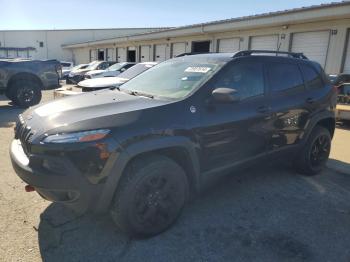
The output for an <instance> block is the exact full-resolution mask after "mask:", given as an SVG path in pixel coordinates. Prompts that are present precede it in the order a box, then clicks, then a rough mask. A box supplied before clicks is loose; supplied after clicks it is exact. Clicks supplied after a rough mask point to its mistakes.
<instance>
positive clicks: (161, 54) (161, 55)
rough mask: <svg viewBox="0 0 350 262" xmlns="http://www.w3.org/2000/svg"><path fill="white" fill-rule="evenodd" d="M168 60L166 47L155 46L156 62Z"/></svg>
mask: <svg viewBox="0 0 350 262" xmlns="http://www.w3.org/2000/svg"><path fill="white" fill-rule="evenodd" d="M165 59H166V45H155V57H154V60H155V61H165Z"/></svg>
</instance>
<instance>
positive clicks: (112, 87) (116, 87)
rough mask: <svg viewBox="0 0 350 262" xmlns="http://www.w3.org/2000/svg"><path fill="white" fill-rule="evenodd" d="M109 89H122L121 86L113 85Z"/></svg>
mask: <svg viewBox="0 0 350 262" xmlns="http://www.w3.org/2000/svg"><path fill="white" fill-rule="evenodd" d="M109 89H110V90H114V89H117V90H118V91H120V87H119V86H111V87H110V88H109Z"/></svg>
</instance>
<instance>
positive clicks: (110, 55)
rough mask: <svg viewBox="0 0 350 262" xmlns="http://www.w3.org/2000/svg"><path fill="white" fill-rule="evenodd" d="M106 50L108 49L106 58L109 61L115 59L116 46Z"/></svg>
mask: <svg viewBox="0 0 350 262" xmlns="http://www.w3.org/2000/svg"><path fill="white" fill-rule="evenodd" d="M106 50H107V55H106V60H107V61H115V58H114V48H107V49H106Z"/></svg>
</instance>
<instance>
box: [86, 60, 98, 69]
mask: <svg viewBox="0 0 350 262" xmlns="http://www.w3.org/2000/svg"><path fill="white" fill-rule="evenodd" d="M99 64H100V62H99V61H94V62H91V63H90V64H89V65H88V66H87V67H86V69H89V70H93V69H95V68H96V67H97V66H98V65H99Z"/></svg>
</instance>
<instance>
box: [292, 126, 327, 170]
mask: <svg viewBox="0 0 350 262" xmlns="http://www.w3.org/2000/svg"><path fill="white" fill-rule="evenodd" d="M331 141H332V139H331V135H330V133H329V131H328V130H327V129H326V128H324V127H321V126H316V127H315V128H314V130H313V131H312V132H311V134H310V136H309V139H308V141H307V142H306V144H305V146H304V148H303V150H302V151H301V152H300V154H298V156H297V158H296V160H295V166H296V169H297V171H298V172H300V173H302V174H305V175H316V174H318V173H319V172H320V171H321V170H322V169H323V168H324V166H325V165H326V163H327V160H328V157H329V154H330V151H331Z"/></svg>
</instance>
